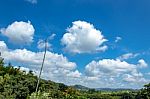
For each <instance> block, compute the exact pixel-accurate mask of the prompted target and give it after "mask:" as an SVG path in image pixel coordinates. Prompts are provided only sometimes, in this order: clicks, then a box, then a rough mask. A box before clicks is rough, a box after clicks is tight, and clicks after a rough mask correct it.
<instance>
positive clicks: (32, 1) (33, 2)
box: [25, 0, 37, 4]
mask: <svg viewBox="0 0 150 99" xmlns="http://www.w3.org/2000/svg"><path fill="white" fill-rule="evenodd" d="M25 1H28V2H30V3H32V4H36V3H37V0H25Z"/></svg>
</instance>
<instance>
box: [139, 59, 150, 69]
mask: <svg viewBox="0 0 150 99" xmlns="http://www.w3.org/2000/svg"><path fill="white" fill-rule="evenodd" d="M138 63H139V64H138V66H139V67H141V68H143V67H147V66H148V64H147V63H146V62H145V61H144V60H143V59H140V60H139V61H138Z"/></svg>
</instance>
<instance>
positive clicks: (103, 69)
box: [85, 59, 147, 87]
mask: <svg viewBox="0 0 150 99" xmlns="http://www.w3.org/2000/svg"><path fill="white" fill-rule="evenodd" d="M139 66H140V67H146V66H147V63H146V62H145V61H144V60H143V59H141V60H139V61H138V64H130V63H128V62H126V61H121V60H119V59H102V60H99V61H97V62H96V61H92V62H90V63H89V64H88V65H86V67H85V74H86V77H87V80H90V81H97V82H98V83H103V84H104V82H105V80H106V82H105V84H106V85H107V86H112V85H111V84H113V83H110V82H114V84H116V85H117V84H118V86H121V85H119V84H120V83H122V84H125V82H126V83H127V85H124V86H126V87H127V86H128V85H130V84H133V83H134V84H135V85H132V86H135V87H137V86H138V87H139V86H140V85H142V84H143V83H146V82H147V80H146V79H145V78H144V76H143V74H142V73H141V72H139V70H138V69H139ZM122 87H123V86H122ZM128 87H129V86H128ZM140 87H141V86H140Z"/></svg>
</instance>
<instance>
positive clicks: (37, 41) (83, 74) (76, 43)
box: [0, 0, 150, 88]
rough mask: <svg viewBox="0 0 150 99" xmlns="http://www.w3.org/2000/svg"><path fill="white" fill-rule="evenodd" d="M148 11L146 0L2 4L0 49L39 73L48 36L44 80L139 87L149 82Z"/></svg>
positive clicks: (11, 0)
mask: <svg viewBox="0 0 150 99" xmlns="http://www.w3.org/2000/svg"><path fill="white" fill-rule="evenodd" d="M149 9H150V1H149V0H143V1H141V0H132V1H131V0H61V1H60V0H1V1H0V12H1V15H0V31H1V33H0V44H1V45H0V51H1V52H2V56H3V57H4V58H5V61H6V63H8V62H11V63H12V64H14V65H21V66H22V67H23V69H25V70H28V69H32V70H33V71H35V74H38V71H39V67H40V61H41V59H42V55H43V54H42V53H43V44H44V43H43V40H44V39H45V38H47V37H50V39H49V42H48V45H49V49H48V54H47V60H46V64H45V65H46V66H45V69H44V70H45V71H44V70H43V72H44V73H43V78H45V79H50V80H53V81H56V82H63V83H65V84H68V85H70V84H81V85H85V86H88V87H120V88H122V87H127V88H141V87H142V86H143V84H145V83H148V82H149V81H150V77H149V75H150V67H149V64H150V61H149V60H150V47H149V42H150V39H149V37H150V35H149V33H150V28H149V26H150V18H149V17H150V10H149ZM89 35H90V36H89ZM31 60H32V61H31ZM137 79H138V80H137ZM105 82H108V83H107V84H105ZM110 82H113V83H112V84H110Z"/></svg>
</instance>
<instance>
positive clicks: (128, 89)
mask: <svg viewBox="0 0 150 99" xmlns="http://www.w3.org/2000/svg"><path fill="white" fill-rule="evenodd" d="M71 87H73V88H75V89H78V90H89V89H95V90H96V91H138V89H130V88H88V87H85V86H82V85H74V86H71Z"/></svg>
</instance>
